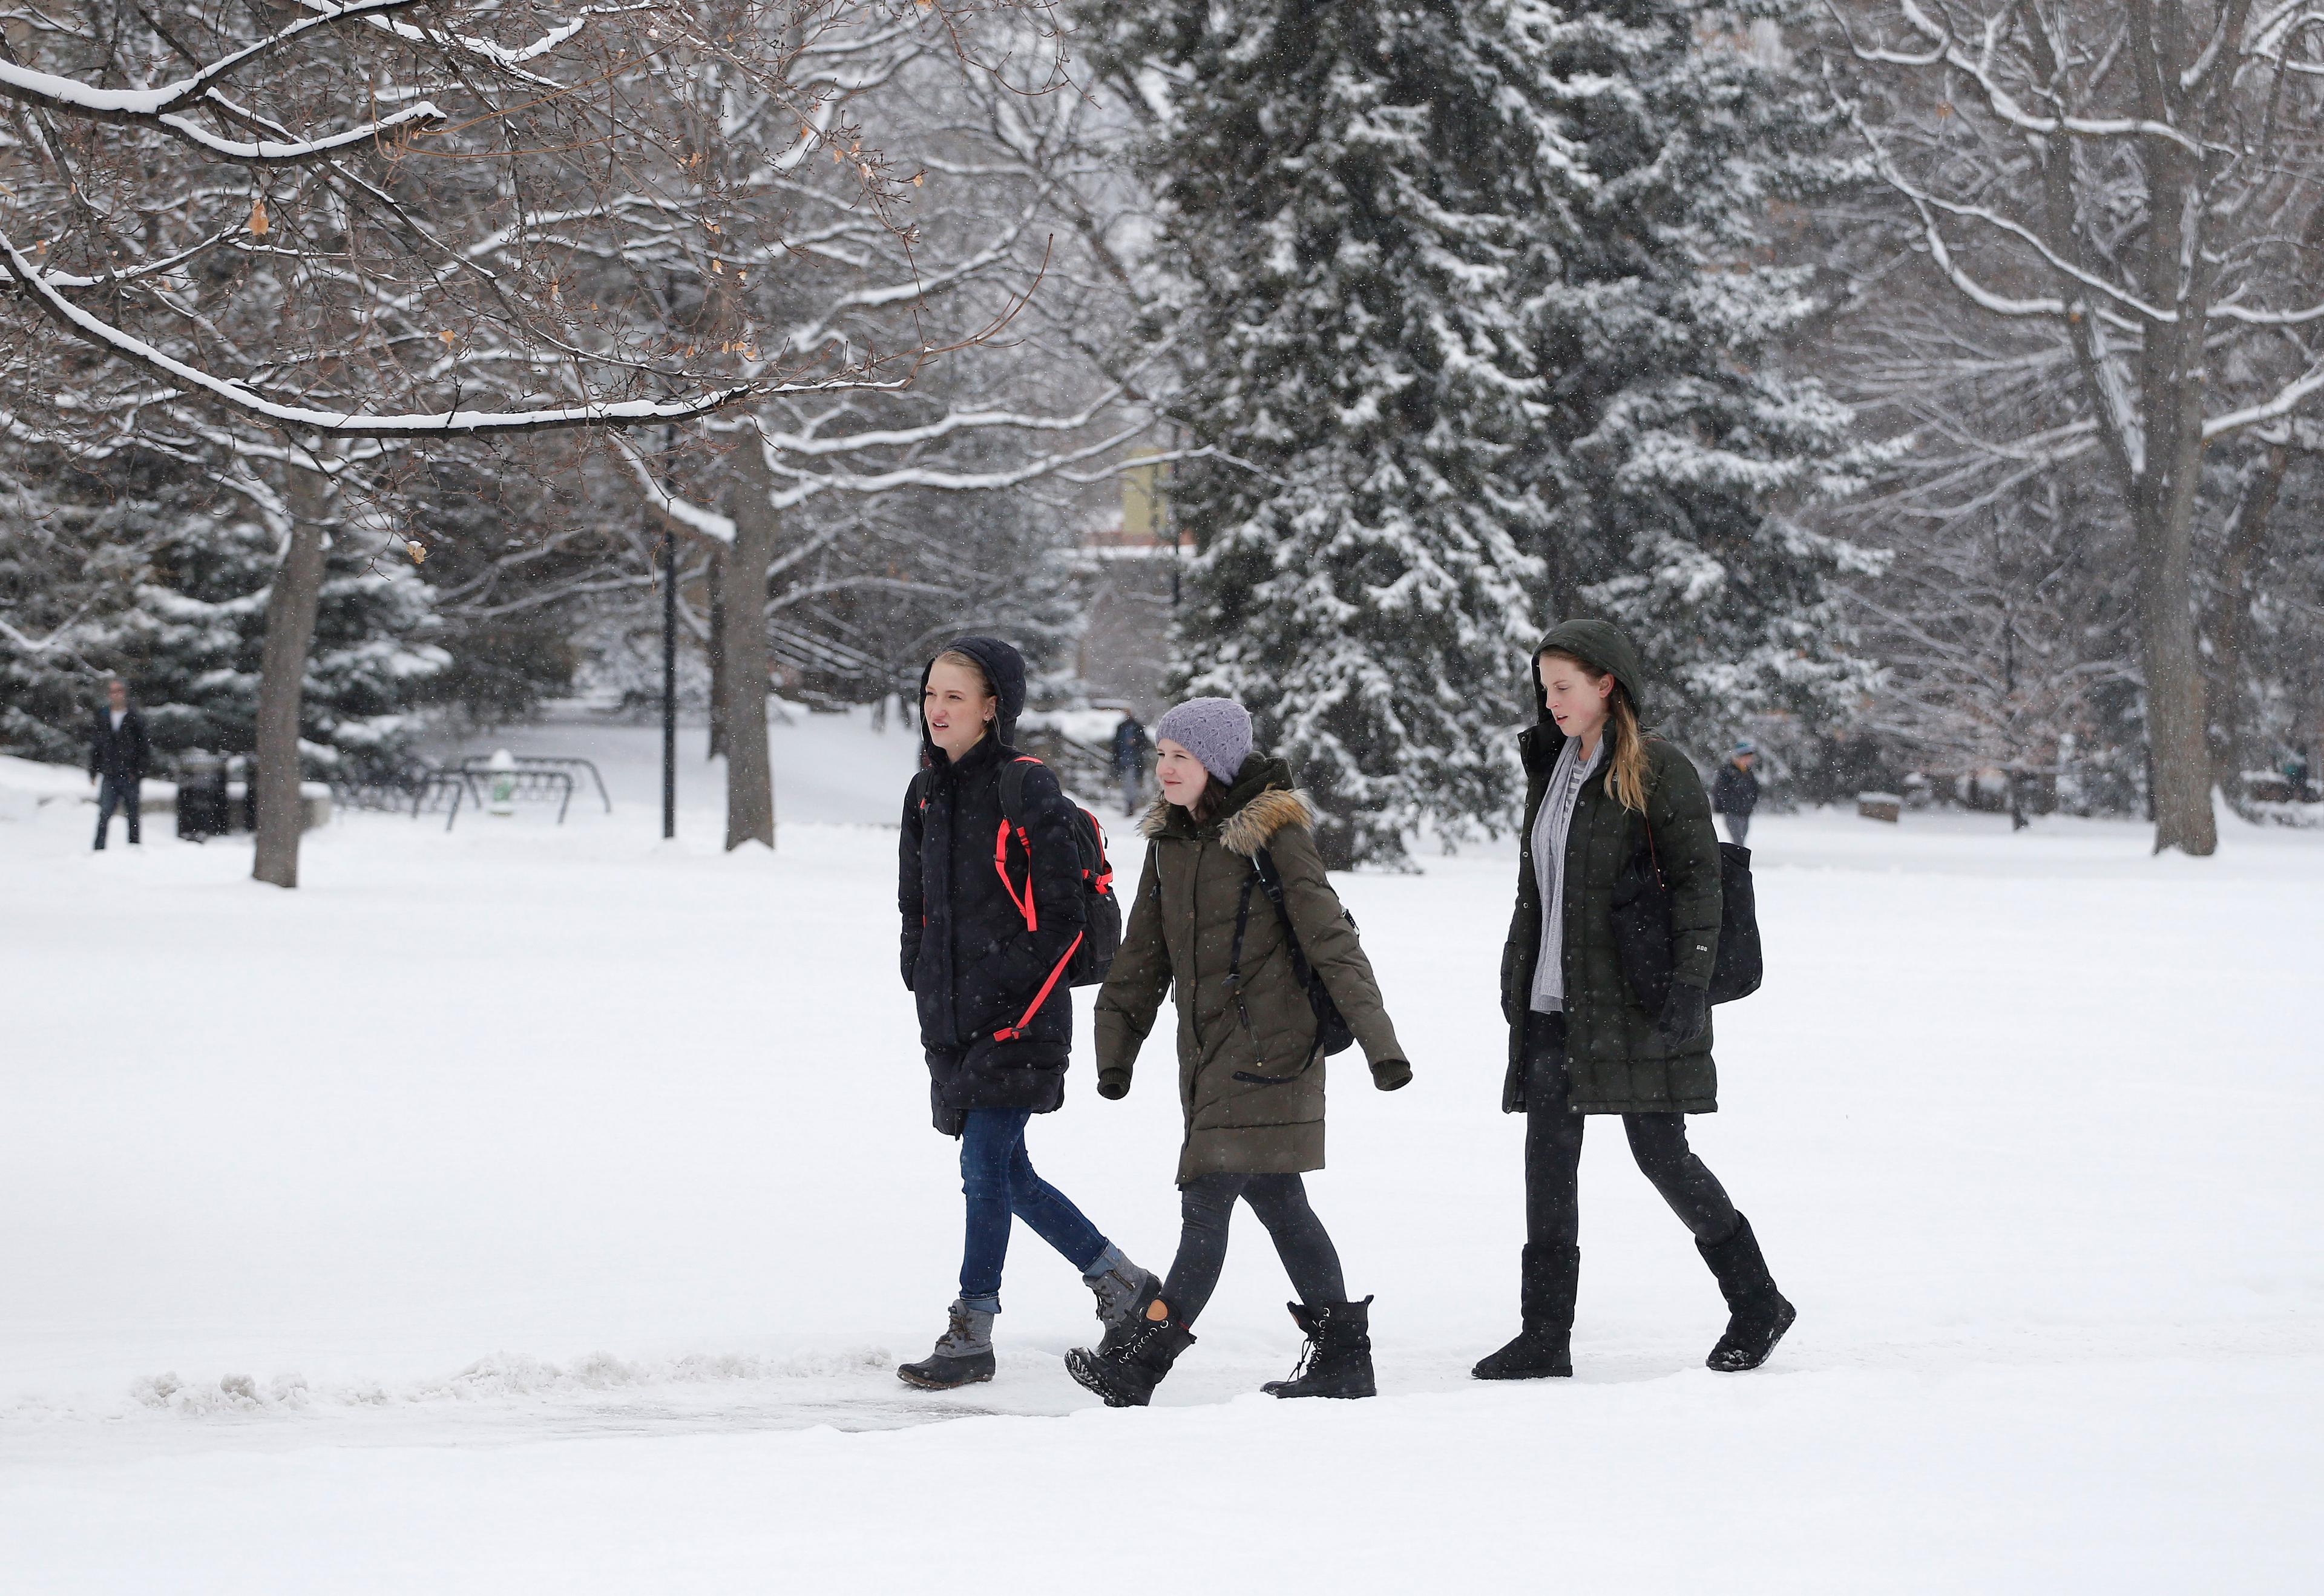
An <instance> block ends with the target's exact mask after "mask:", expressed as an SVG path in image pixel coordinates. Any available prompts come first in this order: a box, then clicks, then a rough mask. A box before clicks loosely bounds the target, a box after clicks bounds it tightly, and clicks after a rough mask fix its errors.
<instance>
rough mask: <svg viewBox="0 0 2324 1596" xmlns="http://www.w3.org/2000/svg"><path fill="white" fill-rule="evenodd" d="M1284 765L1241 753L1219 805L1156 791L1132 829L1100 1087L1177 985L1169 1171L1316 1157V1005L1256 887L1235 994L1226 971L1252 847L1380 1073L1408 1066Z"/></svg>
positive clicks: (1319, 1090) (1228, 1169)
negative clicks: (1272, 872) (1131, 865)
mask: <svg viewBox="0 0 2324 1596" xmlns="http://www.w3.org/2000/svg"><path fill="white" fill-rule="evenodd" d="M1313 826H1314V810H1313V809H1311V808H1310V807H1308V804H1307V800H1306V799H1305V798H1303V797H1302V796H1301V795H1300V794H1298V793H1296V792H1295V791H1293V790H1292V778H1291V768H1290V767H1289V766H1288V765H1286V764H1285V763H1284V762H1283V761H1281V760H1279V759H1275V758H1272V757H1270V756H1268V755H1266V754H1259V753H1254V754H1252V755H1251V756H1250V758H1249V759H1248V760H1246V761H1243V766H1242V769H1241V770H1240V772H1238V773H1237V776H1236V780H1235V783H1234V785H1233V787H1232V788H1231V789H1228V793H1227V798H1226V804H1225V807H1224V808H1223V809H1222V811H1221V812H1220V813H1219V814H1218V815H1217V816H1214V817H1213V818H1212V819H1211V820H1209V821H1207V822H1205V823H1203V824H1201V825H1197V824H1196V823H1195V822H1194V818H1193V817H1192V816H1190V815H1188V813H1187V812H1186V811H1185V809H1183V808H1180V807H1178V806H1177V805H1176V804H1172V803H1169V802H1167V801H1161V800H1157V802H1156V803H1155V804H1154V806H1153V807H1151V808H1149V809H1148V811H1147V812H1146V816H1145V818H1144V819H1143V820H1142V821H1141V822H1140V823H1139V831H1140V832H1141V833H1142V834H1143V835H1145V836H1146V837H1147V838H1148V842H1149V844H1151V845H1150V846H1149V847H1148V850H1147V854H1146V869H1145V872H1144V873H1143V874H1142V875H1141V876H1140V877H1139V882H1138V896H1137V898H1136V899H1135V900H1134V901H1133V902H1132V904H1131V906H1130V922H1129V924H1128V925H1127V926H1126V927H1124V928H1123V931H1122V938H1121V950H1120V952H1119V953H1118V954H1116V955H1114V960H1113V969H1112V972H1111V973H1110V974H1109V975H1108V976H1107V977H1106V982H1105V986H1104V989H1103V990H1102V991H1101V992H1099V993H1098V999H1097V1067H1098V1081H1099V1084H1101V1085H1104V1084H1110V1083H1113V1084H1120V1085H1121V1086H1122V1087H1124V1088H1125V1089H1126V1088H1127V1087H1128V1085H1129V1083H1130V1066H1132V1064H1133V1063H1134V1062H1135V1061H1136V1059H1137V1057H1138V1049H1139V1045H1140V1044H1141V1043H1143V1042H1144V1041H1145V1040H1146V1038H1147V1036H1148V1033H1149V1032H1150V1031H1151V1030H1152V1029H1154V1020H1155V1017H1156V1015H1157V1013H1158V1012H1159V1010H1160V1009H1161V1006H1162V1000H1163V998H1164V997H1165V996H1166V995H1167V994H1168V992H1170V990H1171V989H1172V988H1173V987H1174V986H1175V987H1176V989H1177V1007H1178V1101H1179V1105H1180V1107H1181V1108H1182V1109H1183V1110H1184V1111H1185V1124H1186V1138H1185V1146H1184V1148H1183V1149H1182V1150H1181V1151H1180V1153H1179V1158H1178V1183H1179V1184H1180V1185H1185V1183H1186V1182H1187V1181H1190V1180H1192V1179H1194V1177H1196V1176H1202V1175H1213V1174H1226V1173H1231V1174H1238V1175H1296V1174H1299V1173H1301V1172H1303V1171H1305V1170H1309V1169H1321V1168H1322V1167H1323V1057H1322V1056H1320V1055H1316V1054H1314V1051H1313V1050H1314V1041H1315V1011H1314V1008H1313V1006H1312V1005H1310V1003H1309V1002H1308V1001H1307V992H1306V989H1305V987H1304V986H1302V985H1301V984H1300V983H1298V982H1296V980H1294V979H1293V977H1292V973H1291V954H1290V944H1289V941H1288V939H1287V938H1286V936H1284V931H1283V921H1282V918H1281V917H1279V916H1278V915H1277V913H1276V912H1275V906H1274V905H1273V904H1272V903H1270V902H1269V901H1268V897H1267V894H1266V893H1265V892H1264V891H1263V890H1259V889H1257V888H1256V887H1254V888H1253V890H1252V891H1251V895H1250V918H1249V920H1248V921H1247V922H1246V925H1245V927H1244V931H1243V942H1242V981H1241V987H1242V992H1241V996H1240V1002H1238V1001H1237V998H1236V992H1235V990H1234V983H1231V982H1230V981H1229V980H1228V979H1227V972H1228V968H1229V964H1230V962H1231V958H1232V954H1233V945H1234V928H1235V918H1236V910H1237V907H1238V905H1239V904H1240V901H1241V898H1242V890H1243V884H1244V883H1245V882H1246V881H1251V880H1252V879H1253V877H1254V873H1255V867H1254V866H1253V864H1252V863H1251V856H1252V855H1253V854H1254V853H1257V852H1258V851H1259V849H1260V848H1262V847H1263V848H1265V849H1266V850H1267V851H1268V856H1269V857H1270V858H1272V859H1273V860H1274V861H1275V867H1276V871H1277V874H1278V875H1279V876H1280V877H1281V878H1282V881H1283V894H1284V907H1285V909H1286V911H1287V912H1288V913H1289V915H1290V917H1291V923H1292V926H1293V927H1294V928H1295V929H1296V931H1297V933H1298V936H1299V946H1300V948H1301V949H1302V951H1304V952H1305V955H1307V958H1308V960H1309V961H1310V962H1311V963H1312V964H1313V965H1314V968H1315V969H1316V970H1317V971H1319V972H1320V973H1322V975H1323V984H1324V986H1325V988H1326V990H1328V991H1329V992H1331V994H1332V999H1333V1001H1334V1002H1335V1003H1337V1004H1338V1005H1339V1009H1340V1013H1341V1015H1342V1017H1343V1018H1345V1019H1346V1020H1347V1022H1348V1028H1349V1029H1350V1030H1351V1031H1352V1032H1353V1033H1354V1034H1355V1038H1356V1042H1357V1045H1358V1046H1360V1047H1362V1048H1363V1050H1364V1056H1365V1057H1366V1058H1367V1059H1368V1060H1369V1061H1370V1064H1371V1066H1372V1071H1373V1075H1374V1078H1375V1080H1376V1082H1377V1083H1378V1084H1380V1085H1382V1086H1384V1087H1388V1086H1392V1085H1398V1084H1402V1077H1407V1076H1408V1075H1409V1073H1410V1072H1409V1069H1408V1067H1407V1066H1405V1065H1404V1063H1403V1060H1404V1049H1403V1048H1402V1047H1400V1046H1399V1045H1398V1044H1397V1039H1396V1030H1395V1028H1394V1027H1393V1026H1391V1025H1390V1024H1389V1023H1388V1010H1387V1009H1386V1008H1385V1007H1384V1006H1383V1005H1382V1004H1381V1002H1380V995H1379V984H1378V983H1376V982H1375V981H1374V980H1373V979H1372V967H1371V963H1370V961H1369V960H1368V959H1366V958H1365V957H1364V950H1363V945H1362V944H1361V943H1360V941H1358V940H1357V937H1356V927H1355V925H1354V923H1353V922H1352V921H1351V920H1350V919H1349V918H1348V916H1347V911H1346V910H1345V909H1342V908H1341V906H1340V898H1339V894H1338V893H1336V892H1334V891H1333V890H1332V883H1331V881H1330V880H1329V879H1328V878H1327V877H1326V876H1325V875H1324V873H1323V860H1322V858H1321V857H1320V856H1318V855H1317V853H1316V852H1315V839H1314V833H1313Z"/></svg>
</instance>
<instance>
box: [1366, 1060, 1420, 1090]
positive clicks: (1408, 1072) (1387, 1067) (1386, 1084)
mask: <svg viewBox="0 0 2324 1596" xmlns="http://www.w3.org/2000/svg"><path fill="white" fill-rule="evenodd" d="M1372 1084H1373V1085H1375V1086H1377V1087H1379V1089H1380V1090H1381V1091H1383V1092H1393V1091H1395V1090H1396V1089H1397V1087H1399V1086H1408V1085H1410V1084H1412V1066H1411V1065H1409V1064H1407V1063H1406V1062H1405V1061H1404V1060H1403V1059H1401V1058H1377V1059H1374V1060H1373V1061H1372Z"/></svg>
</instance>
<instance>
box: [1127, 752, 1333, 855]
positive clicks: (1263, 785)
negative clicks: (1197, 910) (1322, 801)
mask: <svg viewBox="0 0 2324 1596" xmlns="http://www.w3.org/2000/svg"><path fill="white" fill-rule="evenodd" d="M1209 826H1216V827H1217V828H1218V836H1219V841H1221V842H1222V843H1224V844H1226V845H1227V846H1228V847H1229V848H1230V849H1231V850H1233V851H1234V852H1235V853H1240V854H1241V855H1242V856H1243V857H1244V858H1246V859H1248V858H1250V856H1251V855H1252V854H1254V853H1258V852H1259V850H1260V849H1261V848H1264V847H1265V846H1267V844H1268V841H1269V840H1270V839H1272V838H1273V837H1274V835H1275V834H1276V833H1277V832H1278V831H1281V830H1282V829H1283V828H1284V827H1285V826H1306V827H1307V828H1308V829H1310V830H1313V829H1314V826H1315V806H1314V804H1313V803H1312V802H1310V801H1309V799H1308V797H1307V795H1306V794H1305V793H1304V792H1301V791H1299V790H1298V789H1296V786H1295V785H1294V778H1293V776H1292V774H1291V767H1290V766H1289V765H1286V764H1285V763H1284V762H1283V761H1281V760H1279V759H1277V758H1276V757H1275V756H1274V755H1272V754H1267V753H1259V752H1253V753H1252V754H1251V756H1250V758H1249V759H1247V760H1245V761H1243V762H1242V769H1241V770H1240V771H1239V772H1238V773H1237V774H1236V777H1235V784H1234V786H1233V787H1231V788H1230V789H1228V791H1227V808H1226V812H1225V813H1224V814H1223V815H1222V816H1219V817H1218V818H1217V819H1215V820H1213V821H1211V822H1209ZM1205 829H1207V827H1206V826H1197V825H1195V824H1194V817H1193V816H1190V815H1188V814H1187V813H1186V811H1185V810H1184V809H1182V808H1180V807H1178V806H1177V805H1176V804H1174V803H1172V802H1171V801H1170V800H1169V799H1167V798H1156V799H1155V800H1154V801H1153V802H1152V803H1151V804H1149V805H1148V806H1147V809H1146V813H1145V814H1144V815H1143V816H1140V817H1139V822H1138V835H1140V836H1142V837H1144V838H1145V839H1146V840H1147V841H1148V842H1153V841H1156V840H1157V839H1158V838H1161V837H1166V836H1180V837H1192V836H1197V835H1201V834H1202V832H1203V830H1205Z"/></svg>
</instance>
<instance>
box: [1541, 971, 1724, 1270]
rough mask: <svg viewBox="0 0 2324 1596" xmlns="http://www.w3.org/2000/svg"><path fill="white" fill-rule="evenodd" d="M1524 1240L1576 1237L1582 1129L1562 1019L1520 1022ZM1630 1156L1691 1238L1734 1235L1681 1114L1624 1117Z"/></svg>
mask: <svg viewBox="0 0 2324 1596" xmlns="http://www.w3.org/2000/svg"><path fill="white" fill-rule="evenodd" d="M1525 1040H1526V1241H1530V1242H1532V1243H1533V1244H1534V1245H1535V1246H1536V1247H1571V1246H1572V1245H1574V1243H1575V1241H1576V1240H1577V1239H1578V1238H1579V1237H1580V1235H1581V1233H1582V1203H1581V1195H1580V1182H1579V1179H1578V1177H1579V1176H1580V1174H1581V1171H1582V1127H1583V1126H1585V1125H1586V1124H1588V1123H1589V1119H1588V1116H1586V1115H1583V1114H1577V1113H1575V1112H1573V1095H1572V1078H1571V1076H1570V1075H1568V1074H1567V1071H1566V1063H1565V1016H1564V1015H1563V1014H1529V1015H1527V1016H1526V1032H1525ZM1622 1129H1623V1130H1626V1131H1628V1133H1629V1137H1630V1156H1631V1157H1632V1158H1636V1159H1637V1161H1638V1168H1639V1169H1640V1170H1641V1171H1642V1172H1643V1173H1644V1174H1645V1175H1646V1178H1647V1179H1648V1180H1651V1181H1653V1182H1654V1183H1655V1190H1656V1191H1658V1192H1660V1193H1661V1194H1662V1195H1663V1201H1664V1202H1665V1203H1668V1204H1670V1205H1671V1212H1672V1213H1675V1214H1677V1215H1678V1217H1679V1222H1681V1223H1682V1224H1683V1225H1685V1226H1686V1228H1687V1229H1688V1230H1690V1231H1692V1232H1694V1239H1695V1240H1696V1241H1703V1242H1709V1243H1713V1244H1716V1243H1718V1242H1720V1241H1726V1240H1727V1239H1728V1238H1729V1236H1732V1235H1733V1234H1734V1233H1735V1223H1736V1220H1735V1204H1732V1203H1730V1202H1729V1201H1728V1199H1727V1189H1726V1188H1725V1187H1724V1186H1722V1185H1720V1184H1719V1177H1718V1176H1715V1175H1713V1174H1712V1173H1711V1171H1710V1170H1709V1169H1707V1168H1705V1167H1703V1163H1702V1160H1701V1158H1696V1157H1695V1156H1694V1152H1693V1149H1691V1148H1689V1147H1688V1146H1687V1145H1686V1116H1685V1115H1684V1114H1624V1115H1623V1116H1622Z"/></svg>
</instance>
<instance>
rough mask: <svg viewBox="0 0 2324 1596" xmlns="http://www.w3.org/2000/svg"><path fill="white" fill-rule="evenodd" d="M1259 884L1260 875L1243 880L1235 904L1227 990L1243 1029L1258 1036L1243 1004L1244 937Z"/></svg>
mask: <svg viewBox="0 0 2324 1596" xmlns="http://www.w3.org/2000/svg"><path fill="white" fill-rule="evenodd" d="M1258 884H1259V874H1258V872H1255V871H1254V872H1252V873H1250V875H1247V876H1245V877H1243V880H1242V897H1241V899H1240V900H1238V901H1237V902H1236V904H1235V928H1234V947H1233V949H1232V950H1231V952H1230V953H1229V954H1228V955H1227V990H1228V991H1229V992H1232V993H1233V994H1234V1004H1235V1013H1236V1014H1237V1015H1239V1016H1240V1017H1241V1019H1242V1028H1243V1029H1245V1030H1247V1031H1250V1032H1251V1034H1252V1035H1253V1036H1256V1035H1258V1034H1259V1033H1258V1031H1257V1029H1256V1028H1254V1027H1253V1026H1252V1025H1251V1023H1250V1010H1248V1009H1246V1008H1244V1007H1243V1003H1242V937H1243V933H1244V932H1246V931H1248V930H1250V890H1251V889H1252V888H1253V887H1255V886H1257V885H1258Z"/></svg>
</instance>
